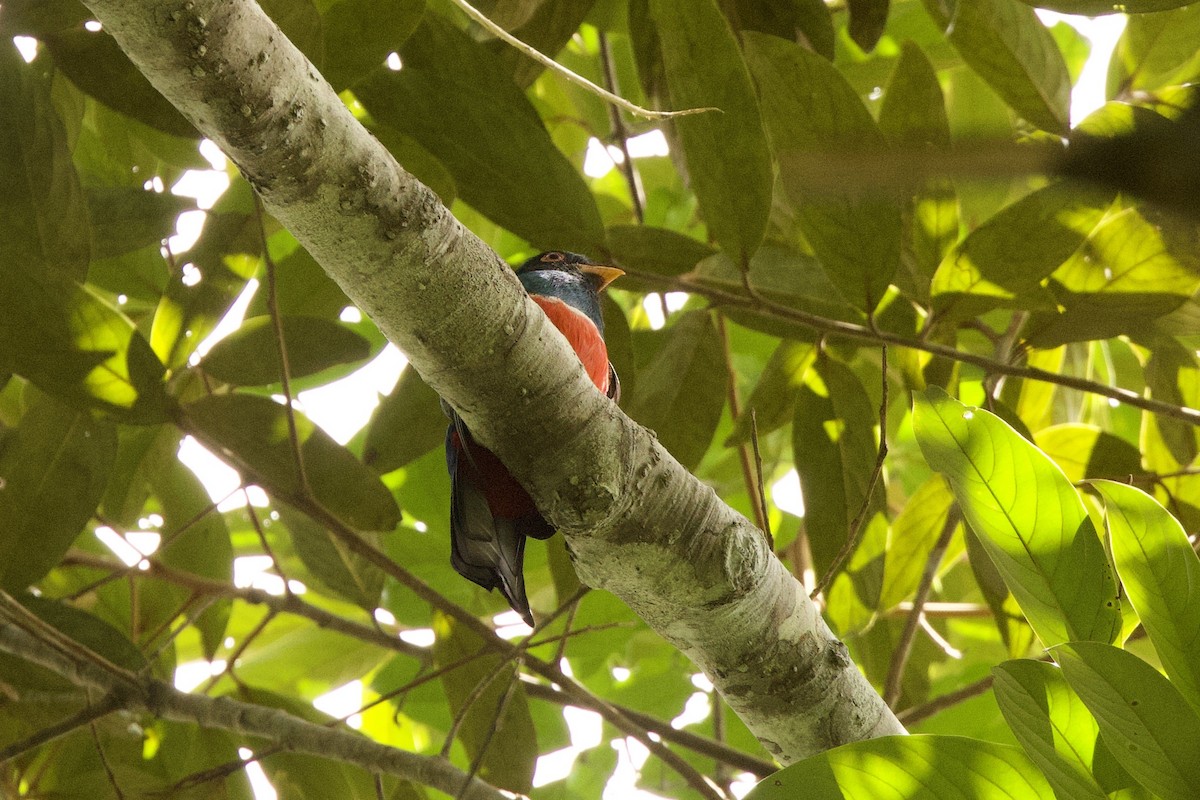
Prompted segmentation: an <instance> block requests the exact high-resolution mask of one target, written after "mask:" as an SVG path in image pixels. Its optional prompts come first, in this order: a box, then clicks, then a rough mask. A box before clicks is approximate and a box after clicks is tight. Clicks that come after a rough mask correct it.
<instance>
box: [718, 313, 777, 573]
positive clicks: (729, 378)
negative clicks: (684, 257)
mask: <svg viewBox="0 0 1200 800" xmlns="http://www.w3.org/2000/svg"><path fill="white" fill-rule="evenodd" d="M714 316H716V318H717V333H718V334H719V335H720V337H721V346H722V348H723V350H724V354H725V374H726V378H725V382H726V386H727V387H728V388H727V393H728V395H729V414H730V416H731V417H733V419H734V421H735V422H736V421H737V420H739V419H741V417H742V402H741V398H740V397H739V396H738V388H737V377H738V376H737V370H735V369H734V368H733V350H732V348H731V347H730V344H729V327H728V326H727V325H726V324H725V315H724V314H721V313H717V314H715V315H714ZM737 452H738V462H739V463H740V464H741V467H742V480H743V481H744V482H745V484H746V496H747V497H749V498H750V506H751V508H753V509H754V524H755V525H757V526H758V529H759V530H760V531H762V532H763V534H764V535H766V536H767V540H768V541H770V534H769V533H767V508H766V505H765V504H762V503H759V502H757V501H756V499H755V498H756V497H757V495H758V485H757V484H756V483H755V480H754V466H753V464H751V462H750V448H749V446H748V445H747V444H746V443H745V442H742V443H741V444H739V445H738V446H737ZM771 549H772V550H774V549H775V546H774V543H772V544H771Z"/></svg>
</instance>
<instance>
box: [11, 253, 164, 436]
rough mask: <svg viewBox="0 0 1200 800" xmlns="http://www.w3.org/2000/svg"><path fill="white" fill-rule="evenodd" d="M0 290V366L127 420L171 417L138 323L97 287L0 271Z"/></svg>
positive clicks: (65, 397) (156, 365) (70, 399)
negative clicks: (0, 305)
mask: <svg viewBox="0 0 1200 800" xmlns="http://www.w3.org/2000/svg"><path fill="white" fill-rule="evenodd" d="M0 297H3V298H4V300H5V308H4V313H3V314H0V371H2V370H4V369H8V370H11V371H13V372H16V373H18V374H19V375H22V376H24V377H25V378H28V379H29V380H30V381H31V382H32V383H34V384H36V385H37V386H39V387H40V388H42V389H43V390H45V391H47V392H49V393H50V394H53V395H55V396H56V397H58V398H60V399H62V400H65V401H67V402H69V403H72V404H74V405H80V406H99V407H101V408H104V409H106V410H108V411H110V412H112V413H113V414H115V415H117V416H119V417H121V418H123V419H126V420H128V421H130V422H137V423H153V422H161V421H163V420H164V419H165V418H166V415H167V412H166V406H167V404H168V400H167V395H166V389H165V386H164V384H163V380H162V379H163V365H162V364H161V363H160V362H159V360H158V359H157V358H155V356H154V354H153V353H152V352H151V351H150V347H149V346H148V345H147V343H146V340H145V339H143V338H142V335H141V333H139V332H138V330H137V329H136V328H134V326H133V323H132V322H131V321H130V320H129V319H128V318H127V317H126V316H125V315H124V314H122V313H121V312H120V311H118V310H117V309H116V308H114V307H113V306H111V305H109V304H108V303H107V302H105V301H104V300H103V299H101V298H100V296H99V295H98V294H96V293H94V292H92V291H90V290H89V289H88V287H87V286H80V285H78V284H76V283H74V282H71V281H65V280H55V279H47V280H46V281H39V280H33V279H28V278H26V277H24V276H21V275H19V274H18V273H16V272H15V271H10V270H0Z"/></svg>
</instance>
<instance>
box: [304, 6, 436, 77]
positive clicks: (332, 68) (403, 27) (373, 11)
mask: <svg viewBox="0 0 1200 800" xmlns="http://www.w3.org/2000/svg"><path fill="white" fill-rule="evenodd" d="M423 13H425V0H340V1H339V2H335V3H334V4H333V5H332V6H331V7H329V8H326V9H325V11H324V14H323V22H324V24H323V33H324V39H325V41H324V50H325V63H324V64H323V65H322V67H321V72H322V74H324V75H325V78H326V80H328V81H329V82H330V83H331V84H332V85H333V88H334V89H337V90H338V91H341V90H342V89H345V88H346V87H348V86H353V85H354V84H355V83H356V82H357V81H358V80H359V79H360V78H364V77H366V76H367V75H368V74H369V73H370V72H371V70H373V69H376V68H377V67H378V66H379V65H380V64H382V63H383V61H384V59H385V58H387V56H388V54H389V53H391V52H394V51H396V50H399V49H400V45H402V44H403V43H404V40H405V39H407V38H408V37H409V35H410V34H411V33H412V32H413V31H414V30H415V29H416V27H417V23H418V22H419V21H420V20H421V15H422V14H423Z"/></svg>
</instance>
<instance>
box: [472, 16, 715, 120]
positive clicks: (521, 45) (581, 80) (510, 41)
mask: <svg viewBox="0 0 1200 800" xmlns="http://www.w3.org/2000/svg"><path fill="white" fill-rule="evenodd" d="M451 1H452V2H453V3H454V5H456V6H458V7H459V8H460V9H462V11H463V13H465V14H466V15H467V16H468V17H470V18H471V19H473V20H475V21H476V22H477V23H479V25H480V26H481V27H483V28H484V29H485V30H486V31H487V32H488V33H490V34H492V35H493V36H495V37H496V38H497V39H499V40H501V41H502V42H504V43H505V44H507V45H509V46H510V47H513V48H514V49H516V50H517V51H518V52H521V53H523V54H524V55H526V56H528V57H529V58H532V59H533V60H534V61H536V62H538V63H539V64H541V65H542V66H544V67H546V68H547V69H551V70H554V71H555V72H557V73H558V74H559V75H562V76H563V77H564V78H566V79H567V80H568V81H570V82H571V83H573V84H575V85H576V86H582V87H583V88H584V89H586V90H587V91H589V92H591V93H592V94H594V95H596V96H597V97H600V98H601V99H603V100H605V101H606V102H609V103H611V104H612V105H614V106H617V107H618V108H623V109H625V110H626V111H628V112H629V113H630V114H633V115H634V116H637V117H643V118H644V119H671V118H672V117H684V116H687V115H689V114H703V113H705V112H707V111H717V112H720V110H721V109H719V108H713V107H705V108H686V109H684V110H683V111H654V110H652V109H649V108H642V107H641V106H639V105H635V104H633V103H631V102H629V101H628V100H626V99H625V98H624V97H619V96H617V95H615V94H613V93H612V92H610V91H607V90H606V89H602V88H600V87H599V86H597V85H596V84H594V83H592V82H591V81H589V80H588V79H587V78H585V77H583V76H582V75H577V74H576V73H574V72H572V71H571V70H569V69H567V68H566V67H564V66H563V65H562V64H559V63H558V62H557V61H555V60H554V59H553V58H550V57H549V56H547V55H545V54H544V53H542V52H540V51H539V50H537V49H536V48H534V47H531V46H530V45H528V44H526V43H525V42H522V41H521V40H520V39H518V38H517V37H515V36H513V35H512V34H511V33H509V32H508V31H506V30H504V28H501V27H500V26H499V25H497V24H496V23H494V22H492V21H491V20H490V19H488V17H487V15H486V14H484V13H483V12H482V11H480V10H479V9H477V8H475V7H474V6H472V5H471V4H470V3H468V2H467V0H451Z"/></svg>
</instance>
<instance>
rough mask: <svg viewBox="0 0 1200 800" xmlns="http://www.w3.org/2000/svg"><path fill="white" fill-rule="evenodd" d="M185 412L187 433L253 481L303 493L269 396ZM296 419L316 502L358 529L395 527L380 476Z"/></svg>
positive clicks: (280, 415)
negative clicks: (247, 473) (194, 436)
mask: <svg viewBox="0 0 1200 800" xmlns="http://www.w3.org/2000/svg"><path fill="white" fill-rule="evenodd" d="M183 413H184V415H185V418H186V419H187V422H188V427H189V432H191V433H193V434H194V435H196V436H197V437H199V438H200V439H201V440H202V441H204V442H205V443H207V444H208V445H209V446H211V447H212V448H214V450H215V452H217V453H218V454H219V455H221V456H222V457H224V458H225V459H227V460H228V461H229V462H230V463H231V464H232V465H233V466H235V467H237V468H240V469H243V470H247V471H249V473H250V475H248V476H247V477H248V479H249V480H259V481H261V482H262V484H263V485H264V487H265V488H267V489H269V490H271V491H273V492H275V493H276V495H278V496H279V497H280V498H282V499H284V500H288V499H292V498H296V497H299V496H300V495H301V491H302V487H301V485H300V473H299V471H298V470H297V468H296V463H295V459H294V458H293V455H292V446H291V443H290V442H289V440H288V424H287V418H286V414H285V411H284V408H283V406H281V405H279V404H278V403H275V402H273V401H271V400H268V399H267V398H265V397H255V396H252V395H240V394H230V395H212V396H210V397H205V398H203V399H201V400H199V401H197V402H195V403H191V404H190V405H188V406H186V407H185V408H184V409H183ZM295 419H296V428H297V436H298V438H299V440H300V454H301V457H302V458H303V459H304V470H305V474H306V476H307V478H308V485H309V488H310V489H312V492H313V495H314V496H315V498H316V500H317V501H318V502H320V503H321V505H323V506H324V507H325V508H327V509H328V510H329V511H330V512H331V513H333V514H334V515H335V516H337V517H338V518H340V519H342V520H343V521H345V522H346V523H347V524H348V525H351V526H353V527H355V528H361V529H363V530H368V531H390V530H391V529H392V528H394V527H396V525H397V524H398V523H399V522H400V509H399V508H397V507H396V501H395V500H394V499H393V498H392V493H391V492H389V491H388V489H387V487H386V486H384V485H383V483H381V482H380V480H379V476H378V475H377V474H376V473H375V472H373V471H372V470H370V469H369V468H367V467H365V466H363V464H362V462H360V461H359V460H358V459H356V458H355V457H354V456H353V455H351V454H350V451H349V450H347V449H346V448H344V447H342V446H341V445H339V444H338V443H337V442H335V441H333V439H331V438H329V435H328V434H326V433H325V432H324V431H322V430H321V429H320V428H318V427H316V426H315V425H313V424H312V422H310V421H309V420H308V418H307V417H305V416H303V415H302V414H300V413H299V412H296V414H295Z"/></svg>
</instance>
